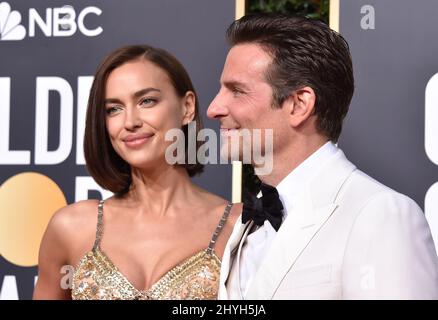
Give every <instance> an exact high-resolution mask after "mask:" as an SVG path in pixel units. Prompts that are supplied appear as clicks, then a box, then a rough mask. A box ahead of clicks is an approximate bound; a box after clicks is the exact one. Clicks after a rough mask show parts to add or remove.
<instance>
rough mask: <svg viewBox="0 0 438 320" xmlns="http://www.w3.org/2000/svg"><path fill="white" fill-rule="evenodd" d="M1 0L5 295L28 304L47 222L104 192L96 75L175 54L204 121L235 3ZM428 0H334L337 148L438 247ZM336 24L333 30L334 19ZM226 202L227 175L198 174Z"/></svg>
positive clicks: (435, 72) (0, 240)
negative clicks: (396, 197) (89, 122)
mask: <svg viewBox="0 0 438 320" xmlns="http://www.w3.org/2000/svg"><path fill="white" fill-rule="evenodd" d="M337 2H338V1H337ZM60 3H61V2H60V1H55V0H52V1H51V0H44V1H42V0H34V1H26V0H8V1H2V0H0V299H30V298H31V296H32V292H33V288H34V283H35V280H36V276H37V266H36V264H37V256H38V248H39V244H40V240H41V237H42V234H43V232H44V230H45V227H46V225H47V222H48V220H49V219H50V217H51V215H52V214H53V212H54V211H56V210H57V209H58V208H60V207H62V206H64V205H66V204H68V203H72V202H75V201H78V200H81V199H87V198H100V197H107V196H108V195H109V194H108V193H107V192H105V191H104V190H101V189H100V188H99V187H98V186H97V185H96V184H95V183H94V181H93V180H92V179H91V178H90V177H89V175H88V173H87V171H86V168H85V163H84V158H83V153H82V143H83V139H82V137H83V131H84V119H85V110H86V103H87V97H88V92H89V89H90V86H91V82H92V80H93V74H94V72H95V70H96V67H97V64H98V63H99V61H101V59H102V57H103V56H105V55H106V54H107V53H109V52H110V51H112V50H113V49H115V48H117V47H120V46H122V45H127V44H135V43H148V44H151V45H154V46H157V47H162V48H164V49H166V50H168V51H170V52H172V53H173V54H174V55H175V56H176V57H177V58H178V59H179V60H180V61H181V62H182V63H183V64H184V65H185V66H186V68H187V70H188V71H189V73H190V75H191V77H192V80H193V82H194V85H195V87H196V88H197V90H198V94H199V98H200V106H201V113H202V114H203V115H204V123H205V126H206V127H209V128H214V129H216V130H217V129H218V124H217V123H214V122H210V121H209V120H208V119H206V117H205V111H206V109H207V107H208V104H209V102H210V101H211V99H212V98H213V97H214V96H215V94H216V92H217V89H218V79H219V77H220V73H221V71H222V66H223V62H224V59H225V56H226V52H227V45H226V43H225V40H224V32H225V30H226V28H227V26H228V25H229V24H230V23H231V22H232V21H233V20H234V18H235V1H233V0H229V1H215V0H184V1H182V0H154V1H152V0H151V1H137V0H127V1H116V0H100V1H99V0H75V1H65V2H62V5H61V4H60ZM437 16H438V1H436V0H422V1H410V0H384V1H383V0H374V1H373V0H354V1H350V0H340V1H339V21H336V22H339V29H340V30H339V31H340V32H341V33H342V34H343V35H344V36H345V38H346V39H347V41H348V42H349V44H350V47H351V52H352V56H353V61H354V69H355V79H356V92H355V96H354V98H353V101H352V105H351V109H350V112H349V115H348V117H347V119H346V123H345V127H344V131H343V134H342V136H341V139H340V141H339V146H340V147H341V148H342V149H344V151H345V152H346V154H347V156H348V157H349V158H350V159H351V160H352V161H353V162H354V163H355V164H357V165H358V166H359V167H360V168H361V169H362V170H364V171H365V172H367V173H369V174H370V175H372V176H373V177H375V178H376V179H378V180H380V181H381V182H383V183H385V184H387V185H389V186H390V187H392V188H393V189H396V190H398V191H400V192H402V193H405V194H407V195H408V196H410V197H411V198H413V199H414V200H415V201H416V202H417V203H418V204H419V205H420V206H421V207H422V208H423V209H424V210H425V213H426V217H427V219H428V221H429V223H430V225H431V228H432V231H433V234H434V239H435V242H436V243H438V58H437V57H438V42H437V41H436V30H437V26H436V23H435V21H436V17H437ZM332 25H337V23H334V24H333V21H332ZM195 180H196V182H197V183H199V184H200V185H202V186H203V187H205V188H206V189H208V190H210V191H212V192H215V193H217V194H219V195H221V196H223V197H225V198H228V199H230V196H231V169H230V166H227V165H210V166H207V168H206V170H205V173H204V174H203V175H202V176H201V177H199V178H196V179H195Z"/></svg>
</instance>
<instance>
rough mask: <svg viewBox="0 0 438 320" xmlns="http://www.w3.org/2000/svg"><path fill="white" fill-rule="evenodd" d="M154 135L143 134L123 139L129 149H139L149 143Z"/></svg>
mask: <svg viewBox="0 0 438 320" xmlns="http://www.w3.org/2000/svg"><path fill="white" fill-rule="evenodd" d="M152 136H153V134H141V135H133V136H128V137H126V138H125V139H123V142H124V143H125V145H126V146H127V147H129V148H137V147H140V146H142V145H143V144H145V143H146V142H148V141H149V140H150V139H151V138H152Z"/></svg>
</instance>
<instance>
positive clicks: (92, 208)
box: [44, 200, 98, 258]
mask: <svg viewBox="0 0 438 320" xmlns="http://www.w3.org/2000/svg"><path fill="white" fill-rule="evenodd" d="M97 206H98V201H97V200H84V201H79V202H75V203H73V204H70V205H68V206H65V207H63V208H61V209H59V210H58V211H56V212H55V213H54V214H53V216H52V218H51V219H50V221H49V224H48V226H47V229H46V232H45V235H44V239H45V240H48V241H45V242H46V245H47V246H48V247H51V246H52V245H57V246H58V247H60V248H63V250H65V252H66V253H68V256H69V258H72V255H73V256H74V252H75V251H76V250H81V251H83V248H85V247H89V246H90V243H92V241H93V239H94V233H95V230H96V223H97Z"/></svg>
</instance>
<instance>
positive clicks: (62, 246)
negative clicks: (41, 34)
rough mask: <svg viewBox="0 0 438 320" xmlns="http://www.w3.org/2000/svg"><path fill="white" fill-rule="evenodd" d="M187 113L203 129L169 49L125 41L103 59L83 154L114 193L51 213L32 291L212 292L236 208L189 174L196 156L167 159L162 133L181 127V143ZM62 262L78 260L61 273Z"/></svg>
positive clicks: (197, 167)
mask: <svg viewBox="0 0 438 320" xmlns="http://www.w3.org/2000/svg"><path fill="white" fill-rule="evenodd" d="M190 121H196V125H197V130H199V129H200V128H201V122H200V117H199V114H198V101H197V97H196V93H195V90H194V88H193V85H192V83H191V80H190V78H189V76H188V74H187V72H186V71H185V69H184V67H183V66H182V65H181V64H180V63H179V62H178V61H177V60H176V59H175V58H174V57H173V56H172V55H171V54H169V53H168V52H166V51H164V50H161V49H157V48H153V47H150V46H146V45H144V46H128V47H123V48H120V49H118V50H116V51H114V52H113V53H111V54H110V55H109V56H108V57H107V58H106V59H105V60H104V61H103V62H102V64H101V65H100V66H99V68H98V70H97V73H96V75H95V78H94V83H93V86H92V88H91V91H90V98H89V102H88V110H87V120H86V128H85V139H84V154H85V158H86V162H87V168H88V171H89V172H90V174H91V176H92V177H93V178H94V179H95V181H96V182H97V183H98V184H99V185H100V186H102V187H103V188H105V189H108V190H110V191H112V192H113V193H114V196H113V197H111V198H109V199H107V200H105V201H96V200H86V201H80V202H77V203H74V204H71V205H69V206H67V207H65V208H62V209H61V210H59V211H58V212H56V213H55V214H54V216H53V217H52V219H51V221H50V223H49V225H48V227H47V230H46V232H45V235H44V238H43V240H42V243H41V248H40V256H39V275H38V282H37V284H36V287H35V291H34V299H71V298H73V299H215V298H216V297H217V291H218V283H219V271H220V261H221V256H222V254H223V251H224V248H225V244H226V242H227V240H228V237H229V236H230V234H231V231H232V228H233V225H234V222H235V220H236V219H237V216H238V215H239V213H240V210H241V208H240V207H239V206H234V207H232V205H231V204H229V203H228V202H227V201H226V200H224V199H222V198H220V197H218V196H216V195H213V194H211V193H209V192H207V191H205V190H203V189H201V188H199V187H198V186H196V185H195V184H194V183H193V182H192V181H191V180H190V176H193V175H195V174H197V173H200V172H201V171H202V165H201V164H199V163H198V162H197V163H195V164H190V165H189V164H169V163H168V161H166V156H165V154H166V148H167V147H168V146H169V145H170V144H171V143H172V141H166V138H165V136H166V132H168V131H169V130H171V129H175V128H181V129H182V131H183V132H184V133H185V139H186V141H185V144H186V147H187V143H188V141H187V139H188V135H187V130H188V129H187V128H188V124H189V122H190ZM65 266H73V267H74V268H71V272H70V273H68V272H67V274H66V270H67V271H68V270H69V269H68V268H65ZM66 277H67V279H66ZM66 284H67V285H66Z"/></svg>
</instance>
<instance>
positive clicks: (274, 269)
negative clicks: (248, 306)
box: [246, 150, 355, 300]
mask: <svg viewBox="0 0 438 320" xmlns="http://www.w3.org/2000/svg"><path fill="white" fill-rule="evenodd" d="M354 170H355V166H354V165H353V164H352V163H350V162H349V161H348V160H347V159H346V158H345V156H344V154H343V152H342V151H341V150H338V152H337V153H336V154H335V155H334V156H333V158H332V159H331V160H330V161H329V162H328V163H327V164H326V165H325V166H323V168H321V171H320V173H319V174H317V175H316V177H315V178H314V179H312V181H311V182H310V183H309V184H308V185H307V186H303V189H304V190H303V192H302V193H301V196H300V197H297V198H296V199H294V208H293V210H292V211H293V212H289V213H288V216H287V218H286V219H285V221H284V222H283V224H282V226H281V228H280V229H279V230H278V232H277V236H276V237H275V239H274V240H273V241H272V244H271V247H270V248H269V249H268V251H267V253H266V255H265V257H264V260H263V262H262V264H261V266H260V268H259V270H258V271H257V274H256V276H255V277H254V281H253V283H252V284H251V286H250V288H249V290H248V295H247V297H246V299H249V300H251V299H272V298H273V296H274V294H275V292H276V290H277V289H278V287H279V286H280V284H281V281H282V280H283V278H284V277H285V276H286V274H287V273H288V272H289V271H290V269H291V268H292V267H293V265H294V263H295V261H296V260H297V259H298V257H299V256H300V254H301V253H302V252H303V251H304V250H305V249H306V247H307V246H308V244H309V243H310V241H311V240H312V238H313V237H314V236H315V235H316V234H317V233H318V231H319V230H320V229H321V228H322V226H323V225H324V224H325V223H326V222H327V221H328V220H329V218H330V216H331V215H332V213H333V212H334V211H335V210H336V208H337V204H336V196H337V194H338V192H339V190H340V188H341V187H342V185H343V183H344V182H345V181H346V179H347V178H348V177H349V175H350V174H351V172H353V171H354Z"/></svg>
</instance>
